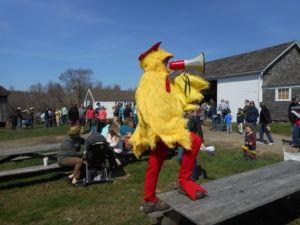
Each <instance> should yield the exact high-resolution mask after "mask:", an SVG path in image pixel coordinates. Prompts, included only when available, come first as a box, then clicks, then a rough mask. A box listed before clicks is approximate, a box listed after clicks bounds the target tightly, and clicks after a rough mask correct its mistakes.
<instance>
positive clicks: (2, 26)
mask: <svg viewBox="0 0 300 225" xmlns="http://www.w3.org/2000/svg"><path fill="white" fill-rule="evenodd" d="M1 31H3V32H8V31H9V25H8V23H7V22H5V21H0V32H1Z"/></svg>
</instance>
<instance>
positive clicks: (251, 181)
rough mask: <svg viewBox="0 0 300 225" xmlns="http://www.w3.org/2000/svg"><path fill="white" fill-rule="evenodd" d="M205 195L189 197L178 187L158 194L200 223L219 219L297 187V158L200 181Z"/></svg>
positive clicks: (209, 223) (299, 188)
mask: <svg viewBox="0 0 300 225" xmlns="http://www.w3.org/2000/svg"><path fill="white" fill-rule="evenodd" d="M202 186H203V187H204V188H205V189H206V190H208V196H207V197H206V198H204V199H200V200H197V201H192V200H190V199H189V198H188V197H186V196H184V195H180V194H178V193H177V191H171V192H167V193H162V194H159V195H158V198H160V199H161V200H162V201H164V202H166V203H167V204H169V205H170V206H171V208H172V209H173V210H174V211H175V212H177V213H179V214H181V215H183V216H184V217H186V218H187V219H189V220H190V221H192V222H193V223H195V224H199V225H212V224H216V223H220V222H222V221H225V220H227V219H230V218H232V217H234V216H237V215H240V214H242V213H245V212H248V211H250V210H252V209H255V208H257V207H260V206H262V205H265V204H268V203H270V202H273V201H276V200H278V199H280V198H283V197H286V196H289V195H291V194H293V193H296V192H299V191H300V162H299V161H292V160H288V161H283V162H279V163H275V164H272V165H269V166H266V167H262V168H258V169H255V170H251V171H247V172H244V173H240V174H236V175H233V176H230V177H224V178H221V179H217V180H214V181H211V182H207V183H204V184H203V185H202Z"/></svg>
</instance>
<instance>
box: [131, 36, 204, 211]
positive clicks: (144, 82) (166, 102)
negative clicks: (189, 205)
mask: <svg viewBox="0 0 300 225" xmlns="http://www.w3.org/2000/svg"><path fill="white" fill-rule="evenodd" d="M160 44H161V42H159V43H157V44H155V45H153V46H152V47H151V48H150V49H149V50H148V51H146V52H145V53H143V54H141V56H140V57H139V60H140V66H141V68H142V69H143V70H144V74H143V75H142V77H141V80H140V83H139V86H138V88H137V90H136V95H135V97H136V111H137V115H138V118H139V123H138V126H137V128H136V130H135V132H134V134H133V135H132V137H131V139H130V143H131V144H132V145H133V149H134V154H135V155H136V156H137V157H140V156H141V154H142V153H143V151H144V150H145V149H147V147H148V146H150V148H151V150H150V156H149V160H148V168H147V171H146V177H145V184H144V201H145V203H144V205H143V211H144V212H145V213H151V212H154V211H163V210H166V209H168V206H167V205H166V204H165V203H163V202H159V201H158V198H157V197H156V195H155V189H156V184H157V179H158V175H159V172H160V169H161V166H162V164H163V162H164V159H165V157H166V156H167V154H168V150H169V148H174V147H175V146H179V145H181V146H183V147H184V148H185V151H184V155H183V158H182V163H181V166H180V171H179V177H178V192H179V193H181V194H186V195H188V196H189V197H190V198H191V199H192V200H196V199H199V198H203V197H205V193H207V191H206V190H205V189H204V188H202V187H201V186H200V185H198V184H196V183H195V182H193V181H192V180H191V175H192V170H193V167H194V162H195V159H196V157H197V154H198V151H199V148H200V146H201V143H202V140H201V138H200V137H199V136H197V135H195V134H193V133H191V132H189V131H188V130H187V120H186V119H184V118H183V114H184V111H188V110H192V109H195V107H196V106H195V105H192V104H191V103H193V102H195V101H196V100H201V99H202V98H203V96H202V94H201V93H200V92H199V91H200V90H202V89H204V88H207V87H208V82H206V81H205V80H203V79H202V78H200V77H198V76H193V75H191V74H186V73H184V74H182V75H180V76H178V77H176V78H175V80H174V84H172V83H170V80H169V78H168V73H170V72H171V71H170V70H169V69H168V68H167V64H168V61H169V59H171V58H173V55H172V54H171V53H168V52H166V51H165V50H163V49H161V48H159V46H160Z"/></svg>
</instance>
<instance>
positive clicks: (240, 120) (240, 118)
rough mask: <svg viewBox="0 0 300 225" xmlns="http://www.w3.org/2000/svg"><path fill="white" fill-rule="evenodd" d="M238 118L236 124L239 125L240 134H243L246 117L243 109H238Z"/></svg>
mask: <svg viewBox="0 0 300 225" xmlns="http://www.w3.org/2000/svg"><path fill="white" fill-rule="evenodd" d="M236 118H237V119H236V120H237V121H236V122H237V124H238V129H239V133H240V134H243V130H244V120H245V116H244V112H243V109H242V108H238V113H237V115H236Z"/></svg>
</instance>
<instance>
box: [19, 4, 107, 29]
mask: <svg viewBox="0 0 300 225" xmlns="http://www.w3.org/2000/svg"><path fill="white" fill-rule="evenodd" d="M24 3H25V4H27V5H30V6H32V7H36V8H40V9H43V10H48V11H50V13H52V14H53V15H54V16H56V17H59V18H64V19H70V20H76V21H79V22H84V23H93V24H104V23H108V22H110V20H109V19H107V18H104V17H99V16H98V15H97V16H95V15H93V14H92V13H90V12H87V11H84V9H83V8H80V9H76V8H75V7H74V5H72V6H71V5H65V4H63V3H61V2H42V1H35V0H33V1H30V0H29V1H26V2H24Z"/></svg>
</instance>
